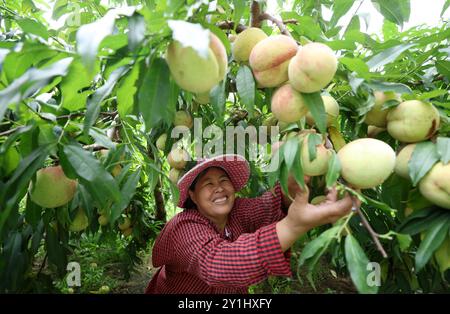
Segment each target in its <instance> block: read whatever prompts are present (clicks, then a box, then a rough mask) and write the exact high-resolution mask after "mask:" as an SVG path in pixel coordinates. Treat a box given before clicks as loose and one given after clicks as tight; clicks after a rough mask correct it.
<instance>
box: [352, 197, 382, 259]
mask: <svg viewBox="0 0 450 314" xmlns="http://www.w3.org/2000/svg"><path fill="white" fill-rule="evenodd" d="M352 200H353V207H352V210H355V211H356V213H357V214H358V215H359V217H360V218H361V222H362V224H363V225H364V227H365V228H366V229H367V231H368V232H369V234H370V236H371V237H372V240H373V242H375V245H376V246H377V249H378V251H380V252H381V255H382V256H383V257H384V258H387V257H388V255H387V253H386V251H385V250H384V248H383V246H382V245H381V242H380V240H379V237H380V235H379V234H378V233H376V232H375V231H374V230H373V229H372V227H371V226H370V224H369V222H368V221H367V219H366V217H365V216H364V214H363V212H362V211H361V208H360V205H357V204H356V202H355V200H354V199H353V196H352Z"/></svg>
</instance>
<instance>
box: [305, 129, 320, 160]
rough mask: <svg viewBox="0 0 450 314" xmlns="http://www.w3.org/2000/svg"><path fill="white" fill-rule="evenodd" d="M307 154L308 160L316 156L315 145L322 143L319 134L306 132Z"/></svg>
mask: <svg viewBox="0 0 450 314" xmlns="http://www.w3.org/2000/svg"><path fill="white" fill-rule="evenodd" d="M307 136H308V154H309V161H313V160H314V159H316V157H317V145H320V144H321V143H322V137H321V136H320V135H319V134H313V133H311V134H308V135H307Z"/></svg>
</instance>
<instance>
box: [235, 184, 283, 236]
mask: <svg viewBox="0 0 450 314" xmlns="http://www.w3.org/2000/svg"><path fill="white" fill-rule="evenodd" d="M282 198H283V197H282V192H281V186H280V184H279V183H277V184H276V185H275V186H274V187H273V188H272V189H271V190H269V191H267V192H265V193H263V194H262V195H261V196H259V197H256V198H244V199H239V205H238V206H237V210H238V211H239V214H238V215H239V216H241V217H243V224H244V225H245V226H246V227H247V229H248V230H247V232H254V231H256V230H258V229H259V228H261V227H263V226H266V225H268V224H271V223H273V222H277V221H280V220H281V219H282V218H284V217H285V216H286V213H285V212H284V211H283V205H282Z"/></svg>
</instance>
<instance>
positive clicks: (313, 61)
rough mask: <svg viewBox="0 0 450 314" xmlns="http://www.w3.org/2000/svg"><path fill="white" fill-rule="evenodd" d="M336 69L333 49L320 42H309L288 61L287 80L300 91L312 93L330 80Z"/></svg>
mask: <svg viewBox="0 0 450 314" xmlns="http://www.w3.org/2000/svg"><path fill="white" fill-rule="evenodd" d="M336 70H337V59H336V56H335V55H334V52H333V50H331V48H330V47H328V46H327V45H325V44H322V43H309V44H306V45H305V46H303V47H300V48H299V49H298V52H297V54H296V55H295V57H293V58H292V60H291V62H290V63H289V70H288V73H289V82H290V83H291V84H292V87H294V88H295V89H296V90H298V91H300V92H302V93H314V92H317V91H319V90H321V89H322V88H324V87H325V86H327V85H328V83H330V82H331V80H332V79H333V77H334V74H335V73H336Z"/></svg>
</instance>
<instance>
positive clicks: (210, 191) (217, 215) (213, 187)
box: [189, 168, 235, 224]
mask: <svg viewBox="0 0 450 314" xmlns="http://www.w3.org/2000/svg"><path fill="white" fill-rule="evenodd" d="M234 194H235V190H234V187H233V184H232V183H231V181H230V178H228V175H227V173H226V172H225V171H224V170H223V169H221V168H209V169H208V170H207V171H206V173H205V174H204V175H203V176H202V177H200V178H199V180H198V181H197V184H196V185H195V189H194V191H191V190H189V196H190V197H191V199H192V201H193V202H194V203H195V204H196V205H197V208H198V210H199V211H200V212H201V213H202V214H203V215H205V216H206V217H208V218H210V219H211V220H212V221H214V222H216V223H218V224H221V223H222V222H223V220H224V219H226V217H227V216H228V214H229V213H230V211H231V209H232V208H233V204H234V199H235V195H234Z"/></svg>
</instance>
